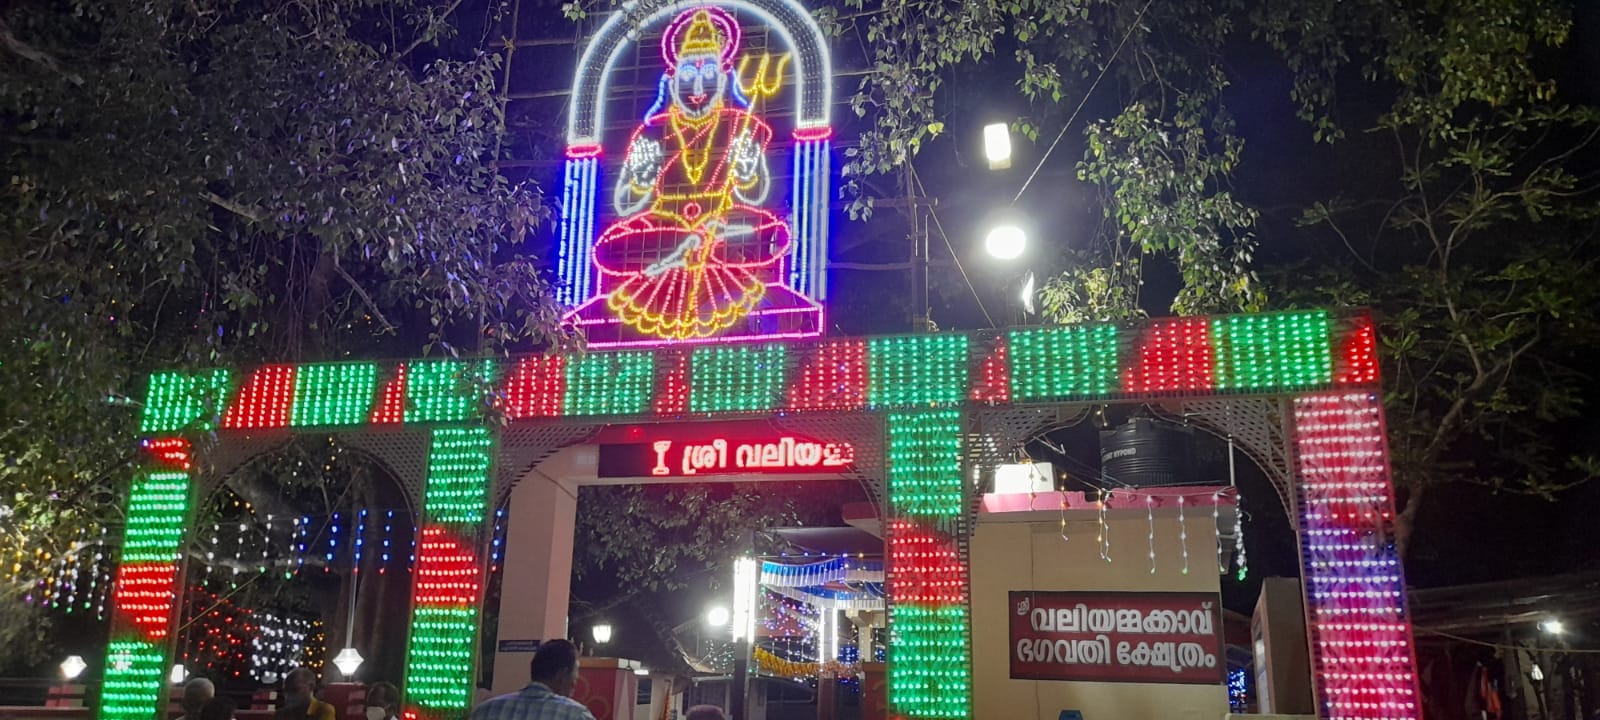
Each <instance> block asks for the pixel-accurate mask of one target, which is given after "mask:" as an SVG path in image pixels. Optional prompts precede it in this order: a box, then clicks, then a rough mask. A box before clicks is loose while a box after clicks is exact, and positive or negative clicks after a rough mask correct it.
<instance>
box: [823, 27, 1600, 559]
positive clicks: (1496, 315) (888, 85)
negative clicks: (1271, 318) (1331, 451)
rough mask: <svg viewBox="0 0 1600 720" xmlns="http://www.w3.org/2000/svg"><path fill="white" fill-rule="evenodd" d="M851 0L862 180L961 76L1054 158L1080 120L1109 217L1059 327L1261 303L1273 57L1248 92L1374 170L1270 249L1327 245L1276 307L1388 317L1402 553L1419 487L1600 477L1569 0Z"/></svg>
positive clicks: (1058, 308) (912, 138)
mask: <svg viewBox="0 0 1600 720" xmlns="http://www.w3.org/2000/svg"><path fill="white" fill-rule="evenodd" d="M851 4H852V7H854V8H857V9H862V10H866V11H870V12H868V16H867V18H866V19H865V20H862V21H858V22H865V24H866V28H867V30H866V32H867V37H868V40H869V44H871V46H872V48H873V50H872V52H873V67H872V72H871V73H870V74H868V75H867V76H866V77H865V78H864V79H863V80H862V81H861V86H860V89H859V92H858V93H857V95H856V97H855V99H854V100H855V107H856V109H857V111H858V112H859V113H862V114H863V115H864V116H865V117H867V118H868V119H869V120H871V121H872V127H871V128H870V130H869V131H868V132H867V133H866V135H865V136H864V137H863V140H862V147H861V149H860V151H859V152H858V153H857V154H855V155H854V156H852V158H851V164H850V166H849V167H848V168H847V170H846V172H847V174H853V175H854V176H855V177H865V176H869V175H871V174H874V173H883V172H889V171H892V169H893V168H895V167H896V166H898V165H899V164H901V163H905V162H910V161H911V159H912V158H913V157H914V156H915V155H916V153H917V151H918V150H919V149H921V148H922V147H923V145H924V144H926V143H927V142H928V141H929V140H931V139H932V138H933V137H935V136H937V135H938V133H939V132H941V131H942V130H943V128H944V120H945V117H944V115H943V114H941V108H951V107H959V106H961V104H962V102H961V101H957V100H952V101H948V102H946V103H945V104H942V105H941V103H940V99H939V96H938V92H939V91H940V89H941V87H942V83H943V81H944V79H945V78H946V77H947V76H948V75H949V74H950V73H952V72H955V71H958V70H959V69H961V68H964V67H969V66H972V65H974V64H978V65H979V66H981V67H982V68H983V71H984V72H987V73H988V74H989V77H990V78H992V79H991V82H990V84H991V86H992V85H993V84H994V81H993V79H1000V80H1001V81H1002V82H1006V83H1009V84H1011V85H1013V86H1014V87H1015V92H1016V93H1018V94H1020V95H1022V96H1023V97H1025V98H1027V99H1029V100H1031V101H1032V106H1031V107H1032V112H1031V114H1030V115H1029V116H1027V117H1024V118H1022V119H1020V120H1019V121H1018V122H1017V123H1016V124H1015V125H1014V127H1015V128H1017V129H1019V130H1021V131H1022V133H1023V134H1024V136H1026V137H1028V138H1031V139H1034V140H1036V141H1039V143H1040V144H1041V145H1042V146H1044V147H1047V148H1053V147H1054V146H1055V143H1056V142H1058V141H1059V137H1058V136H1057V135H1056V132H1055V131H1056V130H1057V129H1058V128H1060V127H1061V123H1062V122H1063V118H1065V121H1066V122H1069V123H1072V125H1069V126H1068V127H1067V128H1066V129H1065V130H1064V131H1061V133H1062V135H1064V134H1065V133H1067V132H1073V131H1078V128H1082V129H1081V132H1083V133H1084V138H1085V149H1084V154H1083V156H1082V157H1081V159H1079V161H1078V165H1077V167H1078V179H1079V180H1080V181H1081V182H1083V183H1085V184H1087V185H1089V186H1090V187H1092V188H1093V190H1094V191H1095V193H1096V196H1097V204H1098V207H1099V209H1100V210H1101V211H1102V213H1103V215H1104V220H1103V221H1102V222H1101V223H1100V225H1099V227H1098V228H1096V229H1095V231H1094V242H1092V243H1091V244H1090V245H1089V247H1088V248H1086V249H1078V250H1074V251H1072V252H1070V253H1068V254H1067V257H1066V258H1064V262H1065V266H1066V269H1065V270H1063V271H1062V272H1061V273H1060V274H1059V275H1058V276H1056V277H1054V278H1053V279H1051V280H1049V281H1047V282H1046V283H1045V285H1044V286H1043V288H1042V290H1041V299H1042V301H1043V306H1044V310H1045V314H1046V316H1047V317H1048V318H1050V319H1053V320H1056V321H1064V322H1075V321H1085V320H1112V319H1120V318H1125V317H1130V316H1134V315H1139V314H1142V313H1143V312H1145V311H1146V309H1149V308H1155V307H1163V306H1167V307H1170V309H1171V310H1172V311H1174V312H1176V313H1180V314H1188V313H1204V312H1216V311H1230V310H1255V309H1260V308H1262V307H1264V306H1265V303H1266V298H1265V294H1264V292H1263V290H1264V286H1263V284H1262V283H1261V282H1259V281H1258V280H1257V278H1256V269H1255V267H1254V265H1255V263H1254V259H1255V255H1256V252H1257V249H1256V240H1255V237H1254V235H1253V233H1254V231H1255V228H1256V226H1257V224H1258V220H1259V219H1260V216H1259V211H1258V210H1257V209H1256V208H1254V207H1252V206H1251V205H1250V204H1249V202H1247V201H1246V200H1245V199H1242V198H1241V197H1239V196H1238V195H1237V194H1236V193H1235V191H1234V190H1233V186H1234V183H1235V180H1236V179H1237V178H1250V177H1253V176H1260V175H1264V174H1265V172H1266V171H1265V168H1267V167H1268V166H1269V165H1270V164H1272V163H1284V162H1289V161H1290V160H1289V159H1287V158H1283V157H1273V158H1265V157H1259V156H1252V155H1251V154H1250V153H1249V149H1248V147H1246V146H1245V144H1244V142H1243V140H1242V139H1241V137H1240V136H1239V135H1238V134H1236V130H1235V127H1234V125H1233V118H1232V114H1231V112H1230V109H1229V108H1228V107H1227V104H1226V102H1225V101H1226V100H1227V99H1228V98H1229V97H1230V95H1229V89H1230V87H1232V86H1233V84H1234V83H1236V82H1237V81H1238V79H1239V78H1240V76H1241V75H1242V74H1243V69H1244V68H1246V67H1248V66H1251V65H1253V64H1257V63H1262V62H1267V63H1270V64H1271V65H1272V67H1270V68H1267V69H1265V70H1261V69H1259V68H1251V69H1252V70H1253V71H1254V77H1255V78H1256V79H1257V81H1258V82H1259V81H1260V78H1262V77H1267V78H1272V77H1281V78H1288V79H1289V83H1288V86H1287V93H1286V94H1285V95H1283V96H1279V97H1278V98H1277V100H1278V102H1281V103H1282V104H1283V105H1284V106H1285V107H1287V108H1292V109H1293V110H1294V112H1296V113H1297V114H1298V116H1299V118H1300V119H1301V120H1302V121H1303V123H1304V125H1303V126H1302V131H1303V132H1304V133H1305V137H1306V138H1307V142H1306V143H1304V145H1305V147H1306V148H1309V150H1307V152H1306V157H1308V158H1309V157H1317V156H1318V154H1317V153H1318V151H1317V150H1316V149H1315V148H1316V144H1322V145H1323V146H1331V147H1332V148H1333V152H1334V153H1337V154H1340V155H1342V156H1344V157H1352V158H1361V159H1362V161H1363V162H1366V163H1368V164H1367V166H1364V167H1361V168H1360V169H1359V170H1357V171H1355V172H1354V173H1351V174H1350V175H1348V176H1346V178H1345V179H1347V180H1351V182H1346V183H1344V187H1343V188H1342V189H1341V190H1340V192H1339V193H1338V194H1337V196H1335V197H1327V196H1324V195H1323V193H1325V192H1326V191H1324V190H1322V189H1319V188H1318V186H1319V184H1320V183H1315V182H1302V183H1296V186H1295V187H1289V188H1273V189H1272V192H1271V193H1270V194H1271V195H1273V199H1274V201H1276V202H1278V203H1287V204H1289V205H1295V206H1298V207H1301V208H1305V213H1304V215H1303V217H1302V218H1301V223H1300V225H1299V226H1298V227H1288V228H1283V229H1282V232H1281V234H1280V235H1279V236H1278V237H1274V238H1273V243H1274V244H1275V245H1277V246H1278V248H1279V252H1277V253H1276V254H1277V255H1278V256H1279V257H1283V256H1286V255H1303V254H1304V250H1297V249H1296V248H1308V249H1309V250H1310V251H1311V254H1312V256H1313V257H1316V258H1317V260H1316V264H1315V266H1314V267H1315V269H1310V270H1308V269H1307V268H1306V267H1305V266H1304V265H1295V266H1293V267H1292V268H1288V269H1285V268H1273V271H1274V273H1275V274H1276V275H1277V276H1278V277H1280V278H1281V280H1280V282H1278V283H1277V288H1276V292H1277V294H1278V296H1279V298H1280V300H1279V302H1278V304H1279V305H1283V304H1290V303H1305V304H1317V305H1327V304H1330V303H1354V304H1364V305H1371V306H1373V307H1375V308H1376V309H1377V311H1378V316H1379V321H1380V333H1381V342H1382V351H1383V358H1384V363H1385V369H1386V384H1387V386H1388V388H1389V389H1390V392H1389V394H1388V395H1387V398H1386V399H1387V405H1388V408H1389V412H1390V428H1391V433H1392V435H1393V438H1392V441H1393V447H1394V450H1395V461H1396V472H1397V480H1399V481H1400V482H1401V483H1402V484H1403V485H1405V486H1407V487H1409V488H1411V493H1410V498H1411V501H1410V502H1409V503H1408V504H1407V505H1406V508H1405V514H1404V515H1403V516H1402V517H1401V531H1402V538H1401V540H1402V542H1404V541H1405V540H1406V539H1407V538H1408V537H1409V532H1410V529H1411V527H1412V522H1413V521H1414V519H1415V513H1416V512H1417V509H1418V508H1419V507H1420V506H1421V505H1422V497H1423V493H1424V492H1425V489H1426V488H1428V487H1432V486H1436V485H1438V484H1440V483H1444V482H1451V481H1471V482H1480V483H1486V484H1490V485H1492V486H1494V487H1496V488H1500V489H1503V490H1506V491H1515V492H1526V493H1534V494H1539V495H1545V496H1553V495H1554V494H1555V493H1557V492H1560V491H1561V490H1562V489H1564V488H1567V487H1570V486H1571V485H1572V484H1573V483H1576V482H1581V481H1583V480H1585V479H1588V478H1589V477H1592V476H1593V475H1594V474H1595V471H1596V470H1597V469H1600V466H1597V464H1596V462H1595V461H1594V460H1593V459H1592V458H1589V457H1587V456H1583V455H1576V456H1575V455H1573V454H1572V453H1571V452H1570V451H1569V450H1568V449H1564V448H1565V447H1567V446H1570V445H1571V443H1570V438H1568V439H1563V437H1562V435H1561V433H1560V432H1559V428H1560V426H1559V423H1560V422H1561V421H1563V420H1565V419H1569V418H1572V417H1573V416H1574V415H1575V414H1576V413H1577V412H1578V411H1579V408H1580V407H1581V401H1582V397H1583V395H1584V394H1585V393H1586V392H1587V389H1588V388H1589V387H1590V385H1591V381H1590V380H1589V379H1588V378H1587V377H1586V376H1585V375H1584V374H1583V373H1582V372H1581V368H1579V367H1578V366H1577V365H1575V362H1579V361H1580V357H1581V355H1580V353H1579V349H1580V348H1582V347H1583V346H1584V345H1586V344H1587V343H1590V342H1592V341H1593V340H1594V339H1595V335H1594V330H1595V328H1594V327H1593V323H1592V322H1591V320H1590V318H1589V314H1590V313H1588V312H1587V309H1588V308H1591V307H1593V304H1594V301H1595V299H1596V298H1595V296H1594V292H1595V291H1594V289H1593V283H1592V282H1585V279H1586V278H1587V277H1588V276H1590V275H1591V274H1592V273H1593V271H1594V263H1595V259H1596V257H1597V255H1596V252H1595V248H1594V247H1593V244H1592V234H1593V229H1594V227H1595V219H1596V210H1595V207H1596V203H1595V200H1596V190H1597V189H1600V188H1597V181H1600V178H1597V176H1596V175H1595V174H1594V170H1595V168H1596V161H1595V157H1596V153H1595V148H1594V140H1595V136H1596V133H1597V131H1600V123H1597V113H1596V109H1595V108H1594V107H1592V106H1586V105H1584V104H1582V103H1580V102H1577V101H1575V100H1574V99H1572V98H1571V97H1570V96H1568V95H1566V94H1564V93H1563V90H1562V88H1560V87H1558V85H1557V83H1556V81H1555V76H1554V74H1553V72H1554V69H1556V68H1559V67H1560V64H1561V62H1562V53H1563V51H1564V46H1565V44H1566V43H1567V41H1568V37H1569V34H1570V32H1571V27H1572V25H1571V19H1570V15H1571V10H1572V7H1573V5H1572V4H1571V2H1569V1H1568V0H1534V1H1533V2H1524V1H1522V0H1467V1H1465V2H1457V1H1454V0H1404V1H1402V2H1393V1H1391V0H1354V1H1344V0H1280V1H1277V2H1271V3H1242V2H1231V1H1228V0H1184V1H1181V2H1161V3H1146V2H1142V1H1141V0H1121V1H1118V0H1106V1H1104V2H1101V1H1097V0H1023V1H1020V2H1012V1H1008V0H992V1H986V2H967V3H959V4H954V5H950V4H942V3H937V2H931V1H928V0H884V1H883V2H881V3H877V4H872V3H866V2H865V1H864V0H855V2H853V3H851ZM1008 54H1009V55H1010V56H1009V57H1007V55H1008ZM1095 93H1098V95H1095ZM1271 100H1272V98H1267V101H1269V102H1270V101H1271ZM986 101H989V102H992V100H988V99H986ZM1252 102H1253V103H1257V104H1259V103H1261V102H1263V100H1262V98H1261V97H1260V96H1259V94H1257V95H1255V96H1252ZM1052 138H1055V139H1054V140H1052ZM1046 141H1048V142H1049V144H1048V145H1046V144H1045V143H1046ZM1331 170H1332V169H1331V168H1326V169H1325V168H1320V167H1315V166H1308V167H1306V168H1305V171H1306V172H1307V173H1312V174H1321V173H1323V172H1325V171H1331ZM1028 192H1050V191H1048V190H1040V189H1030V190H1028ZM1335 251H1336V252H1335ZM1152 260H1160V262H1161V264H1166V263H1170V264H1171V265H1173V266H1174V267H1175V268H1176V273H1175V274H1176V275H1177V280H1178V282H1177V283H1176V286H1177V287H1176V290H1175V291H1174V292H1173V293H1172V295H1170V296H1163V297H1151V296H1150V295H1149V294H1148V293H1147V292H1146V291H1145V288H1144V281H1145V279H1146V277H1147V276H1148V275H1149V270H1150V268H1151V267H1152V264H1151V263H1152ZM1308 276H1309V277H1308ZM1308 280H1309V282H1308Z"/></svg>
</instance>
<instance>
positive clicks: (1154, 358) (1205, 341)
mask: <svg viewBox="0 0 1600 720" xmlns="http://www.w3.org/2000/svg"><path fill="white" fill-rule="evenodd" d="M1209 325H1210V321H1209V320H1208V319H1207V318H1203V317H1202V318H1173V319H1167V320H1154V321H1152V322H1151V323H1150V324H1149V325H1148V326H1146V327H1145V328H1144V331H1143V338H1142V341H1141V342H1140V344H1139V349H1138V353H1137V355H1136V357H1135V360H1134V363H1133V365H1132V366H1131V367H1129V368H1128V370H1127V373H1126V375H1125V376H1124V378H1123V383H1122V387H1123V390H1124V391H1126V392H1128V393H1133V394H1145V393H1168V392H1204V391H1209V390H1211V388H1212V385H1213V383H1212V377H1211V366H1212V357H1211V333H1210V328H1209Z"/></svg>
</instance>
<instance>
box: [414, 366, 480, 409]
mask: <svg viewBox="0 0 1600 720" xmlns="http://www.w3.org/2000/svg"><path fill="white" fill-rule="evenodd" d="M493 377H494V363H492V362H490V361H488V360H477V361H470V362H469V361H463V360H418V361H413V362H411V363H409V364H408V365H407V370H406V380H405V383H406V396H405V397H406V405H405V421H406V422H408V423H439V422H463V421H467V420H473V419H476V418H478V417H479V416H480V415H481V414H482V411H483V410H484V409H485V408H486V405H485V403H484V396H485V388H486V387H487V386H488V384H489V382H490V381H491V380H492V379H493Z"/></svg>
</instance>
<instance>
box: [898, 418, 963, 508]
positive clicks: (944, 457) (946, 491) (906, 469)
mask: <svg viewBox="0 0 1600 720" xmlns="http://www.w3.org/2000/svg"><path fill="white" fill-rule="evenodd" d="M886 426H887V428H888V433H887V434H888V440H887V442H888V445H889V450H888V456H889V457H888V459H889V466H888V476H889V506H890V508H891V509H892V512H893V513H894V516H895V517H905V518H917V517H922V518H940V517H954V516H957V515H960V514H961V513H962V512H963V510H964V508H963V503H962V495H961V412H960V411H959V410H930V411H923V412H910V413H890V414H889V417H888V421H887V423H886Z"/></svg>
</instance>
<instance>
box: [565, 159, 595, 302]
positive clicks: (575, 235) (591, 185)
mask: <svg viewBox="0 0 1600 720" xmlns="http://www.w3.org/2000/svg"><path fill="white" fill-rule="evenodd" d="M598 169H599V159H598V158H592V157H586V158H567V166H566V178H565V182H564V183H563V184H562V194H561V248H560V251H559V252H560V256H559V257H558V258H557V267H558V268H560V273H561V280H562V287H561V288H560V289H558V290H557V296H556V298H557V299H558V300H560V301H561V302H562V303H563V304H565V305H578V304H580V303H582V302H583V301H585V300H588V299H589V293H590V284H591V279H592V275H593V273H591V272H590V269H589V254H590V253H591V252H593V251H594V224H595V222H594V215H595V212H594V210H595V205H594V201H595V198H594V195H595V185H596V175H598Z"/></svg>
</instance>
